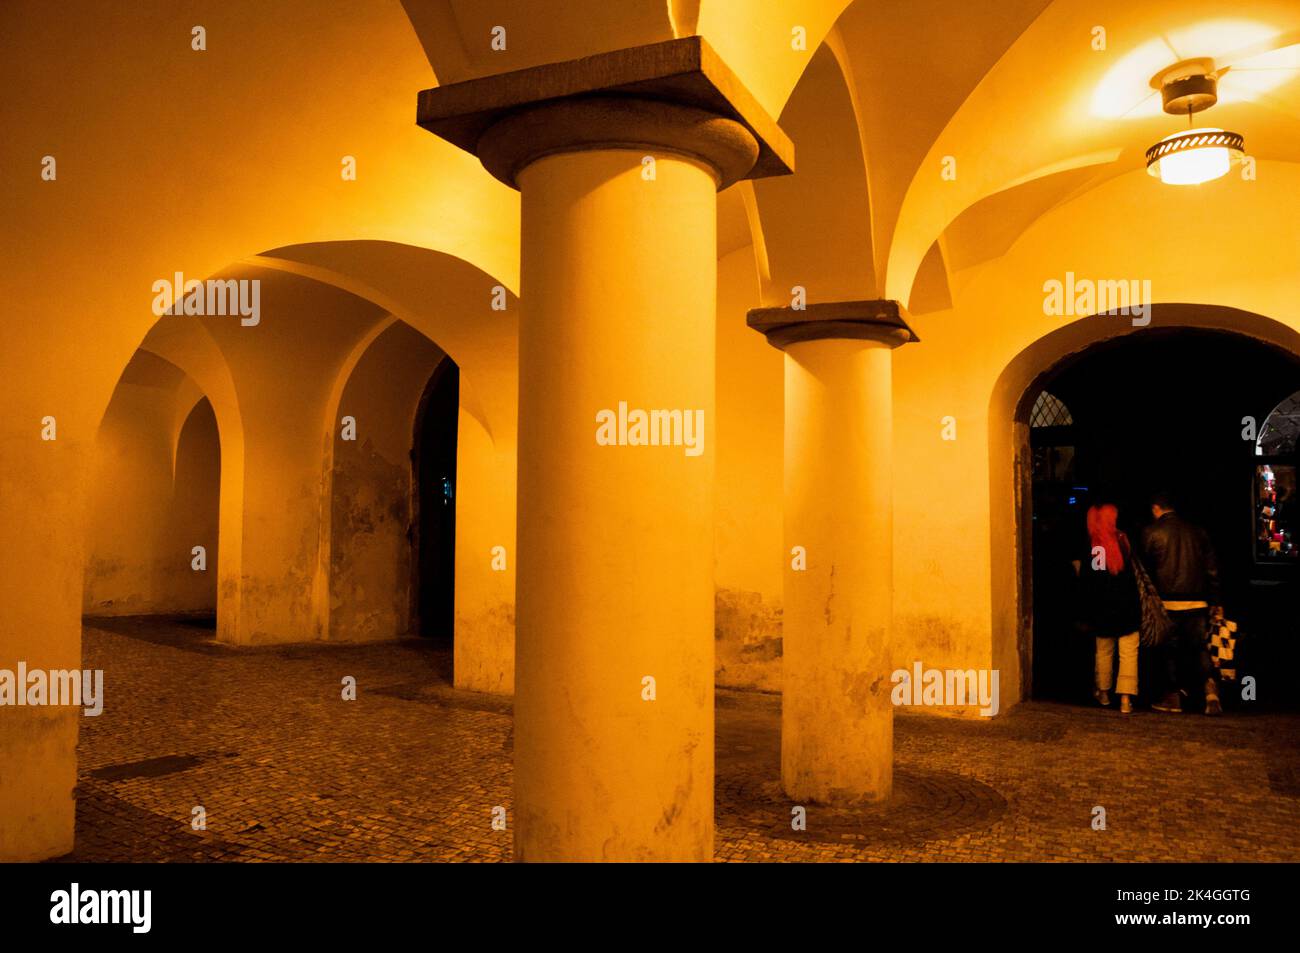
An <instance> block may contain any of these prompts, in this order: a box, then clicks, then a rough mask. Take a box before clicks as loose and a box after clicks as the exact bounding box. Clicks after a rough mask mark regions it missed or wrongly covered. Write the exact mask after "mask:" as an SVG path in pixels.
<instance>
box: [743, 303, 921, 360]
mask: <svg viewBox="0 0 1300 953" xmlns="http://www.w3.org/2000/svg"><path fill="white" fill-rule="evenodd" d="M746 323H747V324H748V325H749V326H750V327H751V328H753V329H754V330H755V331H761V332H762V333H763V334H764V335H766V337H767V340H768V343H769V344H771V345H772V346H773V347H776V348H781V349H784V348H785V347H786V345H788V344H796V343H798V342H800V341H818V340H823V339H825V338H843V339H849V340H869V341H880V342H881V343H883V344H887V345H889V346H890V347H898V346H899V345H901V344H906V343H908V342H909V341H919V340H921V339H920V338H919V337H917V335H916V332H915V331H913V330H912V327H911V325H909V324H908V323H907V311H906V309H904V308H903V306H902V305H901V304H899V303H898V302H897V301H893V300H890V299H888V298H881V299H877V300H872V301H832V302H827V303H823V304H809V305H807V306H806V307H804V308H802V309H798V310H796V309H795V308H754V309H753V310H752V311H750V312H749V315H748V316H747V318H746Z"/></svg>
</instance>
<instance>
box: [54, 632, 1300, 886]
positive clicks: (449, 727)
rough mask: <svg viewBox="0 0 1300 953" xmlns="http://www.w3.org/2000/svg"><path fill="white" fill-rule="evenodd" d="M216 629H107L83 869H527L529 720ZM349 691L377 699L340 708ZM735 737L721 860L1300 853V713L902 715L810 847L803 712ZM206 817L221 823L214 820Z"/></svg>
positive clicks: (411, 650) (398, 660)
mask: <svg viewBox="0 0 1300 953" xmlns="http://www.w3.org/2000/svg"><path fill="white" fill-rule="evenodd" d="M211 635H212V633H211V630H207V629H202V628H198V627H195V626H193V625H187V624H181V623H159V622H158V621H144V620H111V621H110V620H98V621H96V622H94V623H93V624H88V626H87V628H86V630H85V665H86V666H87V667H90V668H103V669H104V670H105V696H106V705H105V709H104V713H103V714H102V715H101V716H99V717H98V718H83V719H81V722H82V730H81V742H80V748H79V753H80V771H81V775H80V781H79V795H78V808H77V840H76V849H75V851H74V853H73V854H71V855H69V856H68V857H67V858H63V859H65V860H81V861H103V860H140V861H153V860H171V861H206V860H238V861H285V860H331V861H360V860H421V861H427V860H495V861H503V860H509V859H510V854H511V847H510V839H511V834H510V832H509V831H508V830H507V831H494V830H493V829H492V825H491V810H492V808H493V807H494V806H498V805H499V806H501V807H504V808H505V809H506V810H507V812H508V811H509V810H510V806H511V803H510V791H511V750H512V739H513V735H512V719H511V714H510V703H509V700H508V699H502V698H497V697H495V696H486V695H479V694H475V693H470V692H459V691H455V690H454V689H452V688H451V687H450V686H449V684H448V676H449V673H450V654H449V653H448V652H446V651H445V650H440V649H439V648H438V647H437V646H435V645H431V644H430V643H427V642H421V641H416V640H409V641H401V642H389V643H382V644H370V645H311V644H308V645H292V646H275V647H266V648H252V649H233V648H228V647H225V646H222V645H218V644H217V643H215V642H212V641H211ZM345 675H351V676H354V677H355V678H356V680H357V686H358V692H357V700H356V701H354V702H347V703H343V702H341V700H340V691H341V680H342V678H343V677H344V676H345ZM717 726H718V727H717V732H718V753H717V766H718V778H717V821H718V824H717V839H716V853H717V858H718V859H719V860H726V861H775V860H783V861H785V860H789V861H810V860H828V861H853V860H875V861H916V860H920V861H943V860H1093V861H1128V860H1147V861H1184V860H1186V861H1228V860H1267V861H1281V860H1289V861H1295V860H1300V715H1282V714H1268V715H1263V714H1257V715H1247V714H1230V715H1227V716H1225V717H1223V718H1220V719H1209V718H1205V717H1202V716H1196V715H1183V716H1161V715H1154V714H1150V713H1143V712H1139V713H1137V714H1135V715H1133V716H1132V717H1131V718H1127V719H1125V718H1122V717H1121V716H1119V715H1118V714H1115V713H1113V712H1107V711H1101V710H1094V709H1086V708H1074V707H1069V706H1063V705H1050V704H1040V703H1031V704H1025V705H1021V706H1019V707H1017V708H1015V709H1013V710H1012V711H1011V712H1010V713H1009V714H1008V715H1007V716H1005V717H1004V718H1001V719H997V720H994V721H991V722H984V721H980V722H966V721H957V720H955V719H950V718H942V717H935V716H929V715H922V714H917V713H912V712H900V713H899V715H898V717H897V719H896V721H895V758H896V768H895V796H894V798H893V799H892V800H891V802H890V803H889V804H888V805H887V806H885V807H876V808H867V809H862V810H858V811H837V810H830V809H826V808H819V807H816V806H811V805H810V806H807V830H805V831H795V830H792V828H791V807H792V805H791V802H790V801H789V800H788V799H787V798H785V797H784V795H782V793H781V791H780V787H779V784H778V776H779V763H780V759H779V739H780V700H779V698H778V697H777V696H773V695H762V694H757V693H746V692H725V691H720V692H719V693H718V711H717ZM196 806H201V807H202V808H203V809H204V811H205V812H206V822H207V827H206V830H203V831H194V830H193V829H192V827H191V817H192V812H193V809H194V808H195V807H196ZM1098 806H1099V807H1103V808H1105V811H1106V830H1104V831H1098V830H1093V829H1092V821H1093V810H1094V807H1098Z"/></svg>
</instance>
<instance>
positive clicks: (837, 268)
mask: <svg viewBox="0 0 1300 953" xmlns="http://www.w3.org/2000/svg"><path fill="white" fill-rule="evenodd" d="M781 124H782V128H784V129H785V130H786V132H787V133H788V134H789V135H790V137H791V139H793V140H794V143H795V148H796V149H797V150H798V153H799V168H798V171H797V172H796V174H795V175H792V176H779V177H776V178H771V179H761V180H758V181H756V182H754V183H753V189H754V195H755V197H756V200H757V204H758V211H759V217H760V221H761V231H762V234H763V236H764V242H765V252H766V256H767V266H768V271H769V274H770V281H768V282H765V283H764V286H763V288H762V294H763V300H764V302H766V303H768V304H773V305H777V304H786V303H788V302H789V296H790V294H791V290H790V289H791V288H792V287H793V286H795V285H798V286H801V287H803V288H805V289H806V292H807V296H808V300H810V301H853V300H862V299H866V298H874V297H876V296H877V294H876V291H877V287H876V285H877V282H876V276H875V266H874V257H873V254H872V229H871V203H870V199H869V196H868V192H867V172H866V166H865V163H864V160H863V155H862V151H861V143H860V140H859V138H858V124H857V117H856V115H855V112H854V103H853V99H852V96H851V92H850V89H849V86H848V82H847V80H846V79H845V76H844V74H843V72H842V70H841V65H840V61H839V60H838V59H837V58H836V56H835V54H834V53H833V52H832V50H831V49H830V48H829V47H827V46H822V47H821V48H819V49H818V50H817V51H816V53H815V54H814V55H813V57H812V59H811V61H810V63H809V65H808V68H807V69H806V70H805V71H804V72H803V75H802V78H801V79H800V81H799V85H798V86H797V87H795V90H794V92H793V94H792V95H791V96H790V99H789V102H788V103H787V104H786V108H785V111H784V112H783V113H782V114H781Z"/></svg>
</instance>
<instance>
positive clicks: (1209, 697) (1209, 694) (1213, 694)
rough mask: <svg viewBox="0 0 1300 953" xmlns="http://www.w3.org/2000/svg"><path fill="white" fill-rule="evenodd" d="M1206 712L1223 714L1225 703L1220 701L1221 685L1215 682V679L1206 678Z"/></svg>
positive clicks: (1208, 713)
mask: <svg viewBox="0 0 1300 953" xmlns="http://www.w3.org/2000/svg"><path fill="white" fill-rule="evenodd" d="M1205 713H1206V714H1207V715H1222V714H1223V703H1222V702H1220V701H1219V686H1217V685H1216V684H1214V679H1212V678H1207V679H1206V680H1205Z"/></svg>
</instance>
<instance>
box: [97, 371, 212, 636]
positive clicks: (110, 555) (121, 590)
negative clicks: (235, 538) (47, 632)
mask: <svg viewBox="0 0 1300 953" xmlns="http://www.w3.org/2000/svg"><path fill="white" fill-rule="evenodd" d="M92 466H93V468H94V479H93V481H92V484H91V486H92V492H91V499H90V501H89V506H88V509H87V521H86V538H87V559H86V563H85V569H84V575H83V595H82V608H83V612H85V613H86V614H89V615H199V616H204V617H211V616H214V615H215V614H216V612H217V581H216V577H217V565H218V564H217V559H218V552H219V546H218V511H219V494H220V486H221V476H220V474H221V443H220V435H219V431H218V427H217V420H216V416H215V414H214V413H213V409H212V405H211V404H210V403H209V402H208V400H207V398H206V396H204V394H203V392H202V390H201V389H200V388H199V387H198V386H197V385H196V383H195V382H194V380H193V379H192V378H190V377H189V376H187V375H186V374H185V372H184V371H183V370H182V369H180V368H179V367H177V366H176V365H174V364H172V363H170V362H169V361H166V360H164V359H163V358H161V357H158V356H157V355H155V354H153V353H151V352H149V351H146V350H143V349H142V350H140V351H137V352H136V355H135V357H133V358H132V360H131V361H130V362H129V363H128V365H127V367H126V369H125V370H124V371H123V372H122V376H121V379H120V380H119V382H118V385H117V387H116V388H115V389H114V393H113V397H112V399H111V400H110V402H109V405H108V408H107V409H106V411H105V413H104V417H103V420H102V421H101V423H100V427H99V431H98V433H97V435H96V441H95V450H94V454H93V463H92ZM194 547H202V550H201V551H199V552H195V551H194ZM200 557H201V559H200Z"/></svg>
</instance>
